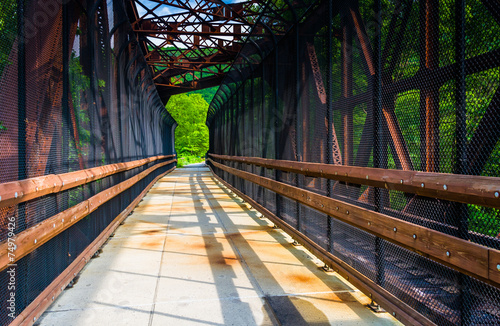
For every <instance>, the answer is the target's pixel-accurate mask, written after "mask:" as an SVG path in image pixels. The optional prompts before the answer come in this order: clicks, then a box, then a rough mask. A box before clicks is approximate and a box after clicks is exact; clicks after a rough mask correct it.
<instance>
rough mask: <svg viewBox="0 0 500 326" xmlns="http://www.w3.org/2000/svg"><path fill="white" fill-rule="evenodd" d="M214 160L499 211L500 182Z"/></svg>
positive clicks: (236, 158)
mask: <svg viewBox="0 0 500 326" xmlns="http://www.w3.org/2000/svg"><path fill="white" fill-rule="evenodd" d="M209 155H210V156H211V157H212V158H215V159H219V160H224V161H231V162H239V163H245V164H253V165H257V166H262V167H265V168H268V169H277V170H281V171H286V172H292V173H298V174H303V175H306V176H311V177H320V178H326V179H331V180H336V181H341V182H347V183H354V184H360V185H366V186H372V187H378V188H385V189H390V190H398V191H403V192H407V193H412V194H416V195H420V196H425V197H432V198H438V199H444V200H450V201H454V202H460V203H467V204H474V205H481V206H488V207H494V208H500V178H495V177H483V176H475V175H460V174H448V173H433V172H419V171H407V170H391V169H378V168H367V167H357V166H346V165H332V164H322V163H307V162H296V161H285V160H272V159H265V158H258V157H244V156H227V155H216V154H209Z"/></svg>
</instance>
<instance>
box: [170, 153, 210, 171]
mask: <svg viewBox="0 0 500 326" xmlns="http://www.w3.org/2000/svg"><path fill="white" fill-rule="evenodd" d="M204 161H205V158H204V157H199V156H190V155H187V156H181V157H179V159H178V160H177V167H178V168H181V167H183V166H184V165H188V164H193V163H201V162H204Z"/></svg>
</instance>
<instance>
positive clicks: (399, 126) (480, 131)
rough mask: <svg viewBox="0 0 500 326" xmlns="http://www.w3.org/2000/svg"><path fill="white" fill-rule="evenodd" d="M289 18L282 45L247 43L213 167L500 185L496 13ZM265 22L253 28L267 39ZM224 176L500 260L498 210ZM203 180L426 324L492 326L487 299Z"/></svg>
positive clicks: (356, 237)
mask: <svg viewBox="0 0 500 326" xmlns="http://www.w3.org/2000/svg"><path fill="white" fill-rule="evenodd" d="M376 5H379V6H380V8H381V10H380V11H377V10H376V9H377V7H376ZM292 7H295V10H294V11H293V12H292V13H290V14H293V15H295V16H294V18H293V21H295V23H294V24H292V25H291V27H290V28H289V29H288V30H287V31H283V33H275V34H269V33H254V34H252V35H250V36H249V37H248V39H247V41H246V44H245V45H244V48H243V50H242V52H244V54H245V55H244V57H245V58H242V57H240V58H238V59H237V60H236V63H235V64H234V65H233V69H232V70H231V72H229V75H228V76H229V77H227V78H226V79H225V81H224V82H223V85H222V86H221V89H220V90H219V91H218V94H217V95H216V97H215V100H214V101H213V102H212V103H211V105H210V109H209V116H208V118H207V125H208V126H209V128H210V129H211V131H212V135H213V136H212V138H211V146H210V152H211V153H214V154H221V155H234V156H255V157H263V158H268V159H281V160H292V161H303V162H314V163H327V164H337V165H346V166H358V167H376V168H382V169H399V170H414V171H423V172H441V173H454V174H462V175H482V176H489V177H500V169H499V168H500V165H499V164H498V162H499V155H500V154H499V153H500V151H499V149H500V115H499V114H498V113H499V112H498V108H499V107H500V105H499V99H500V97H499V95H498V94H499V86H500V85H499V80H500V79H499V77H500V75H499V69H500V53H499V52H498V47H499V46H500V43H499V38H498V35H500V9H499V8H498V5H497V4H496V3H495V2H493V1H486V0H483V1H480V0H470V1H469V0H465V1H460V0H457V1H454V0H421V1H406V0H401V1H384V0H382V1H380V2H377V1H371V0H367V1H363V0H360V1H333V0H331V1H330V0H319V1H315V2H307V1H305V2H304V1H298V2H293V6H292ZM266 15H267V16H272V13H271V12H268V13H266ZM266 15H264V16H266ZM273 18H275V19H276V17H273ZM266 21H267V20H266V18H265V17H263V18H261V21H260V22H257V23H256V25H259V24H260V25H261V26H263V30H264V31H266V25H265V24H266ZM379 22H380V24H379ZM377 44H380V46H379V47H378V46H377ZM245 51H246V52H245ZM248 58H250V59H249V60H247V59H248ZM377 60H380V61H377ZM378 62H380V67H381V70H380V71H379V72H378V71H377V69H378V68H377V64H378ZM248 85H250V90H249V89H248ZM377 87H378V88H377ZM377 89H380V93H378V91H377ZM241 97H244V98H245V99H244V100H243V101H241ZM236 99H239V100H236ZM235 121H237V123H236V122H235ZM242 125H243V126H245V127H244V128H248V126H250V131H249V130H248V129H242V130H245V131H244V133H243V135H244V138H245V139H244V141H242V140H241V137H242V136H241V135H239V136H238V137H239V138H240V139H239V143H238V145H237V146H239V147H238V148H237V149H235V148H234V147H233V146H231V145H232V144H234V143H233V142H232V139H234V137H235V133H238V132H239V130H240V129H241V128H242ZM228 144H230V145H229V146H228ZM220 162H221V163H224V164H226V165H228V166H231V167H235V168H239V169H243V170H245V171H247V172H252V173H254V174H257V175H260V176H263V177H267V178H271V179H275V180H278V181H281V182H284V183H286V184H289V185H292V186H297V187H300V188H303V189H306V190H309V191H313V192H316V193H319V194H321V195H325V196H330V197H332V198H334V199H338V200H342V201H344V202H347V203H350V204H354V205H357V206H360V207H363V208H366V209H369V210H372V211H376V212H380V213H383V214H386V215H389V216H391V217H395V218H398V219H401V220H404V221H408V222H410V223H413V224H416V225H420V226H424V227H426V228H429V229H432V230H437V231H440V232H443V233H446V234H449V235H452V236H455V237H457V238H461V239H465V240H467V241H471V242H475V243H478V244H481V245H483V246H487V247H490V248H495V249H499V248H500V240H499V238H500V222H499V221H500V220H499V215H498V214H499V211H498V209H497V208H491V207H483V206H478V205H471V204H461V203H456V202H450V201H446V200H440V199H436V198H430V197H422V196H417V195H414V194H410V193H404V192H401V191H396V190H387V189H376V188H374V187H368V186H364V185H359V184H349V183H342V182H336V181H334V180H326V179H322V178H312V177H306V176H304V175H297V174H294V173H285V172H281V171H276V170H270V169H266V168H263V167H259V166H251V165H241V164H240V163H234V162H230V161H220ZM213 170H214V172H215V173H216V174H217V175H219V176H220V177H221V178H222V179H224V180H226V181H227V182H229V183H230V184H232V185H233V186H235V187H236V188H237V189H238V190H240V191H242V192H243V193H245V194H247V195H249V196H250V197H252V198H253V199H254V200H256V201H257V202H258V203H259V204H260V205H262V206H264V207H265V208H267V209H268V210H270V211H271V212H273V213H274V214H276V215H277V216H278V217H279V218H281V219H283V220H284V221H286V222H287V223H288V224H289V225H291V226H293V227H294V228H296V230H298V231H300V232H301V233H303V234H304V235H306V236H307V237H309V238H310V239H312V240H314V242H316V243H317V244H318V245H320V246H321V247H322V248H324V249H326V250H328V251H329V252H330V253H332V254H333V255H335V256H336V257H338V258H340V259H341V260H342V261H344V262H346V263H347V264H349V265H350V266H352V267H353V268H355V269H356V270H357V271H359V272H360V273H362V274H363V275H365V276H366V277H368V278H369V279H371V280H372V281H374V282H376V283H377V284H378V285H379V286H381V287H382V288H384V289H385V290H387V291H389V292H390V293H391V294H393V295H395V296H396V297H398V298H399V299H400V300H402V301H403V302H406V303H407V304H409V305H410V306H412V307H413V308H414V309H415V310H417V311H418V312H419V313H420V314H422V315H423V316H425V317H427V318H429V319H430V320H432V321H433V322H435V323H436V324H438V325H457V324H460V325H494V324H499V323H500V302H499V299H498V298H500V291H499V289H498V288H497V287H495V286H492V285H489V284H486V283H483V282H481V281H479V280H478V279H475V278H473V277H470V276H466V275H464V274H462V273H459V272H457V271H455V270H453V269H451V268H448V267H446V266H444V265H442V264H439V263H437V262H435V261H433V260H431V259H428V258H425V257H423V256H421V255H418V254H417V253H414V252H411V251H409V250H407V249H404V248H401V247H399V246H397V245H395V244H392V243H390V242H388V241H385V240H382V239H380V238H377V237H376V236H374V235H371V234H369V233H367V232H365V231H362V230H359V229H357V228H355V227H353V226H350V225H348V224H345V223H343V222H340V221H338V220H335V219H334V218H332V217H329V216H327V215H325V214H324V213H321V212H318V211H315V210H314V209H311V208H309V207H306V206H304V205H302V204H299V203H297V202H295V201H293V200H290V199H287V198H283V197H282V196H280V195H277V194H276V193H274V192H272V191H270V190H267V189H264V188H262V187H260V186H257V185H252V184H250V182H249V181H245V180H243V179H239V180H236V177H234V176H233V175H231V174H229V173H228V172H225V171H222V170H220V169H217V168H216V167H213Z"/></svg>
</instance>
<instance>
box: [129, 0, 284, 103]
mask: <svg viewBox="0 0 500 326" xmlns="http://www.w3.org/2000/svg"><path fill="white" fill-rule="evenodd" d="M151 2H152V3H153V4H152V5H148V6H149V7H148V6H147V5H145V4H144V3H143V2H141V1H140V0H131V1H130V2H128V6H129V8H128V14H129V20H130V22H131V24H132V28H133V30H134V32H135V33H136V35H137V37H138V39H139V42H140V44H141V48H142V50H143V52H144V55H145V57H146V60H147V61H148V65H149V66H150V69H151V71H152V72H153V75H155V79H154V80H155V82H156V83H157V84H161V85H163V86H162V89H163V90H162V93H163V94H165V95H164V96H163V97H162V98H168V97H169V96H170V95H172V94H173V93H176V92H178V87H176V86H174V85H176V84H177V83H176V84H173V85H171V83H170V82H167V80H168V79H169V78H170V77H174V78H175V77H177V79H178V80H179V81H180V80H181V79H182V75H183V74H185V73H186V72H187V71H186V67H185V66H184V63H182V62H181V59H184V60H187V61H206V63H205V64H204V66H190V68H191V70H193V69H194V71H195V72H196V73H197V74H200V78H199V79H200V80H203V79H205V78H210V77H209V76H207V77H206V76H203V75H202V74H204V72H202V67H207V66H212V67H215V66H217V65H220V64H222V63H228V64H229V65H230V64H232V63H233V62H234V58H235V57H236V55H237V53H238V52H239V50H240V48H241V44H242V38H243V37H245V36H247V35H248V34H249V32H250V30H251V29H252V28H254V29H255V30H256V32H257V33H259V31H262V26H260V25H255V26H254V24H255V22H256V21H257V19H256V18H257V16H258V15H260V14H264V15H265V13H264V12H265V11H266V10H267V11H270V12H275V14H279V12H281V11H283V10H286V9H287V8H278V7H276V6H274V5H268V4H263V3H262V2H259V1H255V0H251V1H246V2H240V3H235V4H226V3H224V2H222V1H214V0H200V1H196V2H189V1H177V0H158V1H151ZM165 6H169V7H173V8H176V10H177V11H178V12H176V13H174V14H169V15H161V14H159V12H160V10H161V9H162V8H165ZM138 7H142V9H143V10H144V11H145V13H144V14H139V11H138V10H137V8H138ZM285 7H286V6H285ZM179 10H180V11H179ZM263 11H264V12H263ZM276 17H277V18H276ZM276 17H274V18H272V19H271V20H270V21H269V25H270V26H271V29H270V30H269V31H268V32H272V33H281V31H283V30H285V28H284V27H283V26H287V25H286V24H287V23H286V22H285V21H279V20H280V19H281V20H283V18H282V17H281V18H280V16H279V15H278V16H276ZM153 39H155V40H156V41H155V42H153V41H152V40H153ZM158 40H160V43H161V44H160V45H157V44H158V42H157V41H158ZM177 44H180V45H181V46H180V47H178V46H177ZM167 47H172V48H174V49H175V50H176V51H177V52H175V51H168V49H167ZM168 62H170V65H165V64H167V63H168ZM165 66H166V67H167V69H162V68H164V67H165ZM221 73H223V74H224V75H225V74H226V73H227V71H222V72H221ZM204 85H207V83H198V84H195V85H191V86H190V88H194V89H199V88H202V87H204ZM176 88H177V89H176ZM169 90H170V91H171V92H170V93H169Z"/></svg>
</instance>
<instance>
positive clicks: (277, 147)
mask: <svg viewBox="0 0 500 326" xmlns="http://www.w3.org/2000/svg"><path fill="white" fill-rule="evenodd" d="M278 55H279V51H278V44H277V43H276V44H275V48H274V153H275V154H274V158H275V159H276V160H281V147H282V144H281V141H280V140H281V132H282V130H283V128H284V126H283V120H284V119H283V114H284V113H283V112H282V110H281V107H280V103H279V89H278V88H279V83H278V80H279V70H278V65H279V57H278ZM274 173H275V175H274V177H275V179H276V181H281V171H280V170H278V169H276V170H274ZM281 202H282V200H281V196H280V195H278V194H277V193H276V216H278V217H280V218H281V217H282V216H281Z"/></svg>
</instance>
